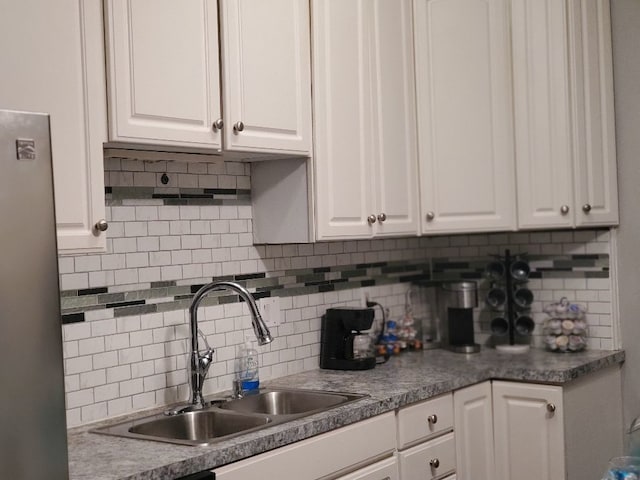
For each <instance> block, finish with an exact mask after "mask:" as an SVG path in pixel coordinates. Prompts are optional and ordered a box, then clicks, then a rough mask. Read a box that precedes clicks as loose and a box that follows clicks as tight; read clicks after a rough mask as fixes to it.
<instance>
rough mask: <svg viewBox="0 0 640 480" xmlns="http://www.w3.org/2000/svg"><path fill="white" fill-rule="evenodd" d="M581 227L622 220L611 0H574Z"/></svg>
mask: <svg viewBox="0 0 640 480" xmlns="http://www.w3.org/2000/svg"><path fill="white" fill-rule="evenodd" d="M569 38H570V51H569V53H570V55H569V58H570V68H571V70H570V73H571V78H573V79H574V80H573V82H572V87H573V90H572V102H573V118H574V125H573V135H574V137H573V145H574V160H575V162H574V168H575V178H576V188H575V195H574V199H575V222H576V226H590V225H612V224H617V223H618V182H617V171H616V141H615V127H614V111H613V67H612V63H613V61H612V58H611V54H612V50H611V16H610V6H609V0H570V1H569Z"/></svg>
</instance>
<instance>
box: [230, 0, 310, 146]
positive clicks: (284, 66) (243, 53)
mask: <svg viewBox="0 0 640 480" xmlns="http://www.w3.org/2000/svg"><path fill="white" fill-rule="evenodd" d="M221 7H222V8H221V18H220V22H221V43H222V49H221V51H222V65H223V68H222V71H223V74H224V81H223V86H224V99H223V105H224V117H225V124H226V126H225V128H224V130H223V131H224V134H225V149H227V150H242V151H251V150H259V151H273V152H283V153H299V154H301V155H309V153H310V151H311V87H310V85H311V58H310V48H311V47H310V43H309V42H310V38H309V35H310V33H309V3H308V2H307V1H304V0H269V1H264V0H222V2H221ZM238 122H242V124H243V127H244V128H243V130H242V131H238V129H237V128H234V125H237V123H238Z"/></svg>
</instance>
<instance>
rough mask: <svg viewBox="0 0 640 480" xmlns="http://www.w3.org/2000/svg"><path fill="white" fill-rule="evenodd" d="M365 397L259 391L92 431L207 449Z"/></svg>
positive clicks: (344, 394) (296, 391)
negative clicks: (229, 439)
mask: <svg viewBox="0 0 640 480" xmlns="http://www.w3.org/2000/svg"><path fill="white" fill-rule="evenodd" d="M366 396H367V395H356V394H351V393H339V392H321V391H313V390H294V389H269V390H261V391H260V392H259V393H256V394H255V395H248V396H246V397H244V398H240V399H236V400H229V401H224V400H217V401H215V402H214V403H212V406H210V407H209V408H206V409H204V410H195V411H187V412H185V413H179V414H176V415H163V414H159V415H153V416H150V417H145V418H142V419H138V420H129V421H126V422H122V423H119V424H116V425H112V426H109V427H103V428H98V429H95V430H92V431H93V432H95V433H103V434H106V435H115V436H118V437H126V438H137V439H143V440H154V441H158V442H169V443H177V444H180V445H209V444H211V443H214V442H217V441H221V440H225V439H227V438H230V437H233V436H236V435H240V434H243V433H248V432H252V431H255V430H259V429H261V428H265V427H268V426H271V425H277V424H281V423H284V422H288V421H291V420H294V419H297V418H300V417H304V416H305V415H311V414H313V413H318V412H322V411H325V410H328V409H330V408H333V407H337V406H340V405H345V404H347V403H350V402H354V401H356V400H359V399H361V398H363V397H366ZM220 401H222V403H220Z"/></svg>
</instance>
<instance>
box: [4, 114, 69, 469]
mask: <svg viewBox="0 0 640 480" xmlns="http://www.w3.org/2000/svg"><path fill="white" fill-rule="evenodd" d="M57 258H58V257H57V248H56V222H55V214H54V197H53V176H52V165H51V142H50V139H49V116H48V115H45V114H33V113H21V112H12V111H7V110H0V478H2V479H7V480H9V479H11V480H32V479H34V480H35V479H43V478H46V479H51V480H54V479H55V480H58V479H66V478H68V477H69V475H68V466H67V465H68V460H67V432H66V419H65V400H64V372H63V363H62V362H63V359H62V328H61V322H60V292H59V288H58V260H57Z"/></svg>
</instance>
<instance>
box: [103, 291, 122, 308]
mask: <svg viewBox="0 0 640 480" xmlns="http://www.w3.org/2000/svg"><path fill="white" fill-rule="evenodd" d="M116 302H124V293H123V292H120V293H102V294H100V295H98V303H100V304H105V305H106V304H107V303H116Z"/></svg>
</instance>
